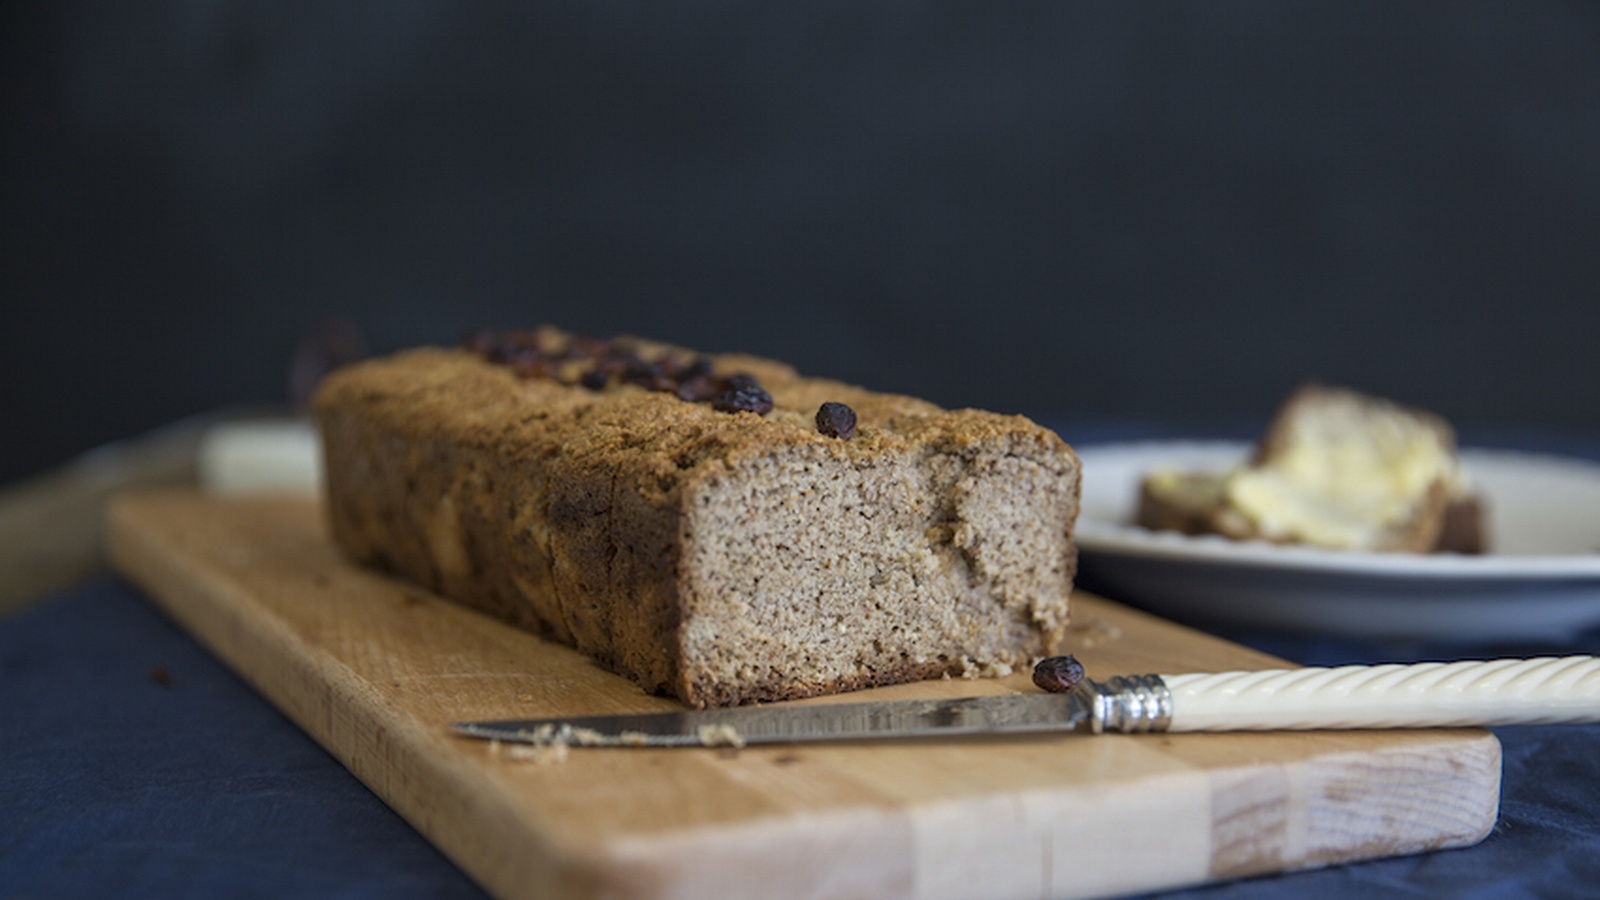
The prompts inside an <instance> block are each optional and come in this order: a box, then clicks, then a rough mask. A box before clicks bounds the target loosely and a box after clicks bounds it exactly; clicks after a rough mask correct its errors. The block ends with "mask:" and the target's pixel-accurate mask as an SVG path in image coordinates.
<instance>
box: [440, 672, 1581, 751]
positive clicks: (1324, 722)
mask: <svg viewBox="0 0 1600 900" xmlns="http://www.w3.org/2000/svg"><path fill="white" fill-rule="evenodd" d="M1586 722H1600V659H1597V658H1595V657H1593V656H1568V657H1541V658H1536V659H1500V660H1490V661H1483V662H1478V661H1469V662H1453V663H1414V664H1409V665H1397V664H1390V665H1374V666H1338V667H1332V668H1302V669H1270V670H1263V671H1241V672H1224V673H1217V674H1181V675H1133V676H1117V677H1113V678H1108V679H1106V680H1105V681H1104V682H1097V681H1093V680H1091V679H1087V678H1084V679H1081V680H1078V681H1077V682H1076V684H1075V685H1073V686H1072V687H1071V688H1070V689H1069V690H1066V691H1065V692H1062V693H1048V692H1041V693H1025V694H1007V695H1000V696H990V697H964V698H959V699H944V700H897V701H882V702H875V703H826V704H805V705H795V704H780V705H770V706H760V705H758V706H743V707H734V708H729V709H707V710H689V711H683V712H665V713H643V714H631V715H611V716H586V717H580V718H551V719H509V720H498V721H481V722H458V723H455V724H454V725H452V726H451V728H452V729H453V730H454V731H456V732H457V733H459V734H462V735H465V736H467V737H473V738H483V739H487V740H498V741H508V742H516V743H530V744H565V745H571V746H595V747H708V746H736V747H742V746H744V745H746V744H772V743H794V742H802V741H853V740H865V739H886V738H919V737H934V736H955V735H996V734H1028V733H1047V732H1066V731H1086V732H1090V733H1093V734H1100V733H1102V732H1122V733H1130V734H1131V733H1141V732H1163V731H1165V732H1179V731H1281V730H1287V731H1301V730H1317V729H1358V728H1444V727H1466V726H1488V725H1542V724H1556V723H1586Z"/></svg>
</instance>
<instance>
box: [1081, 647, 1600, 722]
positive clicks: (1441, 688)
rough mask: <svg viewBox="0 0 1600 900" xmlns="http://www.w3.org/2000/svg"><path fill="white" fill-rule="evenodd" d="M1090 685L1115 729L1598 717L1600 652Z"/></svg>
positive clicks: (1095, 711) (1100, 715)
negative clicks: (1580, 654)
mask: <svg viewBox="0 0 1600 900" xmlns="http://www.w3.org/2000/svg"><path fill="white" fill-rule="evenodd" d="M1152 679H1154V682H1155V684H1153V683H1152V681H1151V680H1152ZM1163 688H1164V690H1163ZM1087 692H1088V693H1089V694H1091V695H1093V697H1092V699H1091V700H1090V704H1091V726H1092V727H1094V728H1095V730H1101V729H1104V730H1109V731H1162V730H1165V731H1241V730H1242V731H1254V730H1299V729H1323V728H1330V729H1331V728H1432V727H1449V726H1466V725H1478V726H1481V725H1536V724H1547V723H1555V722H1569V723H1574V722H1600V659H1596V658H1595V657H1592V656H1570V657H1546V658H1540V659H1526V660H1518V659H1503V660H1494V661H1490V662H1455V663H1416V664H1412V665H1380V666H1341V667H1337V668H1306V669H1278V670H1268V671H1261V672H1227V673H1222V674H1215V675H1163V676H1143V677H1142V678H1134V679H1125V678H1123V679H1110V680H1108V681H1107V682H1106V683H1104V684H1091V685H1089V686H1088V687H1087ZM1163 694H1165V696H1162V695H1163Z"/></svg>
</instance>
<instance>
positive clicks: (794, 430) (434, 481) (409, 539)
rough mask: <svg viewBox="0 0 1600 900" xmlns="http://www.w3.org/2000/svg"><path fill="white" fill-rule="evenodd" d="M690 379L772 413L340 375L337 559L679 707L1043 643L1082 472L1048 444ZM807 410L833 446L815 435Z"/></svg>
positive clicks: (1016, 432)
mask: <svg viewBox="0 0 1600 900" xmlns="http://www.w3.org/2000/svg"><path fill="white" fill-rule="evenodd" d="M641 346H642V347H644V348H645V350H644V352H645V353H646V354H647V355H648V353H650V352H657V351H658V350H659V345H648V344H642V345H641ZM659 352H666V351H664V350H659ZM710 359H711V361H712V362H713V363H714V366H715V371H716V372H717V373H718V374H719V375H726V374H728V373H731V372H749V373H751V374H753V375H754V376H755V377H756V378H757V379H759V381H760V383H761V386H762V387H763V388H765V389H766V390H767V391H768V392H770V395H771V399H772V403H773V408H772V410H771V411H770V412H769V413H767V414H766V415H757V414H755V413H752V412H731V413H730V412H719V411H716V410H714V409H712V408H711V405H710V404H709V403H705V402H688V401H685V400H683V399H679V397H677V396H675V395H673V394H672V393H669V392H661V391H650V390H644V389H641V388H638V387H634V386H631V385H617V384H612V385H611V386H609V387H606V388H604V389H601V390H590V389H588V388H585V387H581V386H576V385H572V384H566V383H562V382H561V381H560V380H559V379H550V378H533V379H525V378H519V377H518V376H517V375H515V374H513V372H512V371H511V370H510V369H508V368H507V367H505V366H500V365H494V364H491V363H487V362H485V361H483V360H482V359H479V358H477V357H475V356H473V355H471V354H468V353H465V352H461V351H452V350H417V351H410V352H407V353H403V354H399V355H397V356H395V357H392V358H389V359H385V360H378V361H373V362H369V363H364V364H361V365H358V366H354V367H351V368H348V369H345V370H342V371H340V372H338V373H336V374H335V375H334V376H332V377H330V379H329V380H328V381H327V382H326V384H325V385H324V387H323V390H322V392H321V394H320V395H319V398H318V416H319V420H320V424H321V428H322V433H323V436H324V446H325V453H326V457H327V485H328V506H329V516H330V521H331V525H332V531H333V534H334V537H335V539H336V540H337V541H338V542H339V543H340V545H341V546H342V547H343V548H344V549H345V550H346V552H348V553H349V554H350V555H351V556H352V557H354V558H355V559H357V560H359V561H361V562H364V563H370V564H375V565H379V566H382V567H385V568H388V569H390V570H392V571H394V572H396V573H398V574H400V575H402V576H405V577H407V578H409V579H412V580H414V581H417V582H419V583H421V584H423V585H425V586H427V587H429V588H432V589H434V590H437V591H438V592H440V593H442V594H444V595H445V596H447V597H450V598H452V599H455V600H457V601H460V602H463V603H466V604H470V605H472V606H475V607H478V608H480V609H483V610H486V611H488V612H491V613H494V614H496V615H499V616H501V617H504V618H506V619H508V620H510V621H513V622H515V623H518V624H520V625H522V626H525V627H528V628H532V629H535V630H537V631H539V632H541V633H543V634H545V635H548V636H550V637H552V638H554V639H557V640H560V641H563V642H565V643H568V644H571V645H573V646H575V647H576V648H577V649H579V650H581V651H583V652H585V653H587V654H589V655H590V656H592V657H594V658H595V659H596V660H597V661H599V662H600V663H602V664H603V665H606V666H607V667H609V668H611V669H613V670H615V671H617V672H619V673H622V674H624V675H627V676H628V677H631V678H633V679H634V680H636V681H637V682H639V684H640V685H641V686H643V687H644V688H645V689H646V690H649V691H652V692H658V693H666V694H671V695H675V696H677V697H679V698H681V699H682V700H684V701H685V702H687V703H689V704H691V705H693V706H720V705H728V704H735V703H745V702H751V701H757V700H778V699H787V698H795V697H804V696H810V695H815V694H822V693H830V692H838V691H845V690H851V689H855V688H860V687H866V686H871V685H879V684H888V683H893V682H900V681H907V680H913V679H921V678H930V677H938V676H940V675H943V674H960V673H963V672H966V671H970V670H973V669H982V668H985V667H988V668H990V669H991V670H997V671H1001V672H1003V671H1005V670H1007V669H1008V668H1009V667H1015V666H1021V665H1026V664H1028V663H1029V662H1030V661H1031V660H1032V659H1033V658H1035V657H1037V656H1042V655H1046V654H1047V653H1048V652H1049V651H1050V648H1051V647H1052V646H1053V645H1054V644H1055V643H1056V642H1057V641H1058V640H1059V639H1060V637H1061V635H1062V632H1063V630H1064V628H1065V626H1066V623H1067V611H1068V610H1067V598H1068V594H1069V593H1070V590H1071V585H1072V578H1073V574H1074V571H1075V566H1076V554H1075V550H1074V547H1073V544H1072V540H1071V537H1072V529H1073V525H1074V522H1075V519H1076V516H1077V508H1078V486H1079V470H1078V463H1077V459H1076V457H1075V456H1074V455H1073V453H1072V451H1071V450H1070V449H1069V448H1068V447H1067V446H1066V445H1065V444H1064V443H1062V442H1061V440H1060V439H1059V438H1058V437H1056V435H1055V434H1054V433H1052V432H1050V431H1048V430H1046V429H1043V428H1040V427H1039V426H1037V425H1034V424H1033V423H1031V422H1028V421H1027V420H1025V419H1022V418H1020V417H1007V416H999V415H995V414H991V413H984V412H978V411H972V410H962V411H945V410H941V409H938V408H937V407H934V406H932V405H931V404H927V403H924V402H922V401H919V400H914V399H911V398H907V397H897V396H892V395H884V394H877V393H873V392H870V391H865V390H862V389H860V388H855V387H850V386H847V385H843V384H839V383H837V382H830V381H823V380H819V379H808V378H801V377H799V376H798V375H796V374H795V373H794V372H793V370H791V369H789V368H788V367H786V366H783V365H781V364H778V363H773V362H770V361H766V360H759V359H754V358H750V357H734V356H723V357H711V358H710ZM825 401H832V402H839V403H844V404H847V405H848V406H850V407H851V408H852V409H853V410H854V411H855V413H856V414H857V416H858V421H859V425H858V429H857V433H856V434H855V436H854V437H852V438H850V439H848V440H846V439H840V438H837V437H828V436H824V435H822V434H819V433H818V430H817V426H816V424H815V415H816V412H817V409H818V407H819V406H820V405H821V404H822V403H823V402H825Z"/></svg>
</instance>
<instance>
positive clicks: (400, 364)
mask: <svg viewBox="0 0 1600 900" xmlns="http://www.w3.org/2000/svg"><path fill="white" fill-rule="evenodd" d="M711 359H712V360H713V362H714V364H715V371H716V372H717V373H719V374H724V373H734V372H748V373H751V374H753V375H755V376H756V377H757V378H758V379H760V381H761V384H762V386H763V387H765V388H766V389H767V390H768V391H769V392H770V393H771V394H772V398H773V410H772V412H771V413H769V414H767V415H765V416H758V415H756V414H754V413H746V412H739V413H725V412H717V411H716V410H713V409H712V408H711V406H710V404H708V403H690V402H686V401H683V400H680V399H678V398H677V397H675V396H673V395H671V394H666V393H662V392H653V391H647V390H644V389H642V388H638V387H634V386H632V385H616V386H613V387H610V388H607V389H606V390H604V391H598V392H597V391H591V390H588V389H586V388H582V387H575V386H569V385H565V384H561V383H559V382H555V381H548V380H540V379H521V378H518V377H517V376H516V375H514V374H513V373H512V372H511V371H509V370H508V369H506V368H504V367H502V366H496V365H493V364H490V363H487V362H484V361H483V360H481V359H479V358H478V357H477V356H475V355H473V354H470V353H467V352H465V351H462V350H455V349H439V348H420V349H415V350H407V351H403V352H401V353H397V354H395V355H393V356H390V357H386V358H382V359H376V360H369V361H366V362H362V363H358V364H355V365H353V366H349V367H347V368H344V369H341V370H339V371H337V372H335V373H333V374H332V375H331V376H329V378H328V379H327V381H326V382H325V383H324V385H323V387H322V389H321V391H320V392H319V393H318V396H317V401H316V405H317V409H318V410H319V411H322V412H327V411H332V410H337V409H341V408H345V409H348V408H351V407H352V406H355V407H360V408H363V409H364V410H365V414H366V415H368V416H371V417H373V418H374V419H375V420H376V421H377V422H378V423H379V424H381V425H382V426H383V427H385V428H386V429H391V430H393V432H395V433H399V434H407V433H416V434H425V435H427V436H431V437H437V438H444V439H447V440H450V441H452V442H455V443H458V444H461V445H463V446H467V447H473V448H478V449H485V450H488V449H494V450H498V451H500V452H511V453H514V454H515V453H527V452H539V450H538V449H536V448H543V449H544V451H545V452H551V451H553V450H554V449H555V448H554V446H550V442H551V441H559V442H560V447H561V448H562V450H563V452H572V451H580V452H581V450H582V449H583V447H582V446H581V444H580V445H578V446H574V444H573V431H572V430H570V429H569V428H568V427H566V426H567V423H571V424H581V425H582V426H584V427H583V429H582V430H583V433H585V434H586V435H588V436H589V437H588V438H586V439H584V440H587V441H593V442H595V444H596V445H597V446H598V445H599V444H603V445H605V446H607V447H608V448H612V449H615V448H616V447H618V446H619V445H622V446H628V445H632V446H631V447H630V449H635V450H636V451H637V452H638V454H639V458H640V462H641V464H644V465H646V467H647V468H649V469H650V470H652V471H653V472H654V473H655V474H656V475H657V476H658V477H657V479H656V484H657V487H658V488H659V489H660V490H662V491H665V492H670V491H674V490H677V489H679V488H681V487H682V485H683V482H684V480H685V479H686V478H687V477H689V476H690V475H691V474H693V473H695V472H697V471H699V470H700V469H701V468H702V465H703V464H705V463H717V462H723V463H726V462H730V461H732V460H735V459H737V458H739V457H741V456H742V455H744V454H752V453H754V454H760V453H765V452H769V451H771V450H772V449H773V448H776V447H781V446H786V445H801V444H805V445H815V446H818V447H821V448H823V451H824V452H826V453H827V454H828V455H830V456H832V457H835V458H841V459H846V460H848V459H868V458H871V457H872V456H873V455H875V454H881V453H883V452H886V451H891V450H898V451H904V450H909V449H915V448H919V447H927V448H928V449H933V450H941V451H947V450H959V449H960V448H961V445H963V444H977V443H979V442H985V443H988V442H994V441H1011V442H1015V443H1016V445H1017V447H1018V451H1019V452H1021V451H1022V450H1023V449H1024V448H1027V451H1028V452H1031V453H1037V452H1039V451H1041V450H1044V451H1048V452H1051V453H1059V454H1063V455H1064V456H1065V458H1066V459H1065V462H1064V464H1065V465H1073V466H1075V465H1076V458H1075V457H1074V456H1073V455H1072V450H1071V448H1069V447H1068V446H1067V444H1066V443H1065V442H1063V441H1062V440H1061V438H1060V437H1059V436H1057V435H1056V434H1055V433H1054V432H1052V431H1050V430H1049V429H1046V428H1043V427H1041V426H1039V425H1037V424H1035V423H1034V422H1032V421H1030V420H1029V419H1027V418H1026V417H1023V416H1019V415H1001V414H998V413H992V412H986V411H982V410H973V409H961V410H944V409H941V408H940V407H938V406H936V405H934V404H932V403H929V402H927V401H925V400H920V399H917V398H914V397H907V396H902V395H897V394H883V393H877V392H874V391H869V390H867V389H864V388H860V387H856V386H853V385H848V384H845V383H842V382H838V381H831V380H827V379H820V378H806V377H803V376H800V375H799V374H797V373H796V372H795V370H794V369H793V368H791V367H790V366H788V365H785V364H783V363H779V362H774V361H772V360H766V359H761V358H759V357H753V356H746V355H741V354H721V355H714V356H712V357H711ZM828 401H834V402H840V403H844V404H846V405H848V406H850V407H851V408H852V409H854V410H855V412H856V415H857V422H858V424H857V433H856V436H855V437H854V438H852V439H851V440H848V441H843V440H838V439H836V438H831V437H827V436H824V435H821V434H819V433H818V432H817V429H816V424H815V416H816V410H817V408H818V407H819V406H821V404H822V403H824V402H828Z"/></svg>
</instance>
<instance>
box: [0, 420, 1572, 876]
mask: <svg viewBox="0 0 1600 900" xmlns="http://www.w3.org/2000/svg"><path fill="white" fill-rule="evenodd" d="M1063 433H1067V434H1071V433H1072V432H1070V431H1069V430H1067V429H1063ZM1147 434H1148V432H1147V431H1146V430H1141V429H1128V428H1124V429H1121V430H1119V431H1117V432H1115V433H1112V432H1107V431H1105V430H1101V431H1098V432H1092V433H1091V435H1083V434H1082V433H1081V432H1080V433H1079V436H1078V441H1077V442H1079V443H1084V442H1086V441H1085V437H1087V436H1093V437H1097V438H1113V437H1114V438H1123V437H1142V436H1147ZM1499 443H1500V444H1502V445H1515V446H1519V447H1522V448H1523V449H1528V448H1530V445H1531V446H1532V448H1533V449H1551V450H1561V451H1563V452H1569V453H1575V454H1577V455H1588V456H1591V458H1600V444H1591V443H1586V442H1583V441H1576V440H1574V441H1569V442H1567V443H1561V442H1560V441H1556V440H1552V439H1551V438H1549V437H1548V436H1544V437H1541V438H1539V439H1536V440H1533V441H1530V440H1528V439H1527V438H1523V439H1522V440H1520V441H1501V442H1499ZM1118 599H1122V598H1118ZM1596 602H1597V603H1600V597H1597V598H1596ZM1227 636H1228V637H1231V638H1233V639H1235V640H1239V641H1241V642H1243V643H1247V644H1250V645H1253V646H1256V647H1258V648H1260V649H1263V650H1266V651H1267V652H1270V653H1273V654H1276V655H1278V656H1282V657H1285V658H1288V659H1291V660H1294V661H1296V662H1301V663H1307V664H1319V663H1320V664H1330V663H1338V662H1347V661H1359V660H1370V661H1378V660H1383V659H1388V658H1392V657H1393V656H1394V655H1395V654H1394V650H1393V648H1384V647H1379V646H1374V645H1364V644H1362V643H1359V642H1353V641H1340V640H1329V639H1305V638H1294V637H1287V636H1281V635H1259V634H1257V635H1251V634H1234V635H1227ZM1408 651H1409V652H1412V653H1416V654H1417V655H1418V656H1419V657H1426V656H1429V655H1430V654H1431V655H1435V656H1451V655H1462V654H1466V655H1497V654H1500V653H1506V654H1518V655H1523V654H1526V653H1527V652H1529V651H1539V652H1552V651H1553V652H1588V653H1597V652H1600V631H1596V632H1592V633H1588V634H1584V635H1580V636H1577V637H1576V638H1575V639H1574V640H1573V641H1572V642H1571V643H1570V645H1563V646H1549V645H1546V646H1541V647H1537V648H1530V647H1526V646H1518V647H1503V648H1502V647H1493V646H1483V647H1474V648H1463V647H1459V646H1457V647H1437V648H1433V647H1412V648H1408ZM0 716H3V718H0V897H19V896H25V897H94V898H97V900H100V898H104V897H161V898H174V897H252V896H270V897H281V896H296V897H329V896H339V897H350V898H357V897H368V896H371V897H384V898H404V897H429V898H439V897H468V896H481V891H480V890H479V889H478V888H477V887H476V886H475V885H474V884H473V883H472V882H471V881H470V880H469V879H468V878H467V877H466V875H464V874H463V873H462V872H461V871H460V870H458V869H457V868H456V867H455V866H454V865H452V864H451V863H450V862H449V861H448V860H447V859H445V858H444V857H443V856H442V855H441V854H440V853H439V852H438V851H436V850H435V849H434V848H433V847H432V846H431V845H430V844H428V842H427V841H425V840H424V839H423V838H422V837H421V836H420V835H418V834H417V833H416V832H415V831H413V830H412V829H411V827H410V826H409V825H407V824H406V823H405V822H404V821H403V820H401V819H400V818H399V817H398V816H397V815H395V814H394V813H393V812H392V811H390V810H389V808H388V807H387V806H385V805H384V804H383V802H382V801H381V800H379V799H378V798H377V797H376V796H375V795H373V794H372V793H371V792H369V791H368V790H367V789H366V788H365V787H364V786H363V785H362V784H361V783H360V782H358V781H357V780H356V779H355V778H354V777H352V776H351V775H350V774H349V773H347V772H346V771H345V770H344V768H343V767H341V766H340V765H339V763H338V762H337V761H336V760H335V759H333V757H331V756H329V755H328V754H327V753H326V752H324V751H323V750H322V749H321V748H320V747H319V746H318V745H317V744H316V743H314V742H313V741H312V740H311V739H310V738H308V737H306V736H305V735H304V734H303V733H301V732H300V731H299V730H298V729H297V728H296V727H295V726H294V725H293V724H292V723H290V722H289V721H288V720H287V719H285V718H284V717H283V716H282V715H280V714H279V713H278V712H277V711H276V710H275V709H274V708H273V707H272V706H271V705H270V704H268V703H267V702H266V701H264V700H263V699H261V698H260V697H259V696H258V695H257V694H256V693H255V692H254V691H252V690H251V689H250V688H249V687H248V686H246V685H245V684H244V683H243V682H241V681H239V680H238V679H237V678H236V677H234V676H233V675H232V674H231V673H230V672H229V671H228V670H227V669H226V668H224V667H223V666H222V665H221V664H220V663H218V662H217V661H216V660H215V659H213V658H212V657H211V656H210V655H209V654H207V653H206V652H205V651H204V650H203V649H202V648H200V647H199V646H198V645H197V644H195V643H194V642H193V641H192V640H191V639H190V638H189V637H188V636H187V635H186V634H184V633H183V632H182V631H180V630H179V629H177V628H176V627H175V626H174V625H173V624H172V623H170V622H169V621H168V620H167V619H165V618H164V617H163V616H162V615H161V614H160V613H158V612H157V611H156V610H155V609H154V608H153V607H152V606H151V605H150V604H149V603H147V602H146V601H145V599H144V598H143V597H142V596H140V594H139V592H138V591H137V590H135V589H133V588H132V587H130V586H128V585H127V584H125V583H123V582H121V581H119V580H117V579H115V578H110V577H108V578H103V579H98V580H93V581H90V582H88V583H85V584H82V585H79V586H77V587H76V588H74V589H71V590H68V591H65V592H62V593H61V594H59V595H57V596H54V597H51V598H48V599H47V600H45V601H43V602H41V603H39V604H38V605H36V606H34V607H32V608H30V609H29V610H27V611H25V612H23V613H22V614H20V615H18V616H15V617H13V618H10V619H6V620H3V621H0ZM1496 733H1497V734H1498V735H1499V737H1500V739H1501V741H1502V744H1503V746H1504V750H1505V777H1504V798H1503V805H1502V812H1501V818H1500V823H1499V825H1498V826H1497V827H1496V829H1495V831H1494V833H1493V834H1492V835H1490V837H1489V838H1488V839H1487V840H1485V841H1484V842H1483V843H1482V844H1480V845H1478V846H1476V847H1472V848H1468V849H1463V850H1455V851H1448V852H1441V853H1434V854H1426V855H1422V856H1416V857H1408V858H1400V859H1391V860H1381V861H1377V862H1371V863H1361V864H1355V865H1349V866H1342V867H1337V868H1333V869H1325V870H1319V871H1313V872H1305V873H1296V874H1291V875H1283V876H1274V877H1266V878H1257V879H1250V880H1245V881H1238V882H1232V883H1228V884H1222V885H1216V886H1211V887H1205V888H1198V889H1194V890H1190V891H1184V892H1179V893H1176V894H1172V895H1170V896H1173V897H1206V898H1256V897H1284V896H1293V897H1296V898H1305V897H1312V898H1315V897H1346V896H1357V895H1359V896H1362V897H1373V898H1376V897H1407V898H1411V897H1418V896H1454V897H1477V898H1491V897H1515V896H1526V895H1535V896H1543V897H1591V896H1600V726H1556V727H1544V728H1505V729H1498V730H1497V732H1496Z"/></svg>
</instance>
